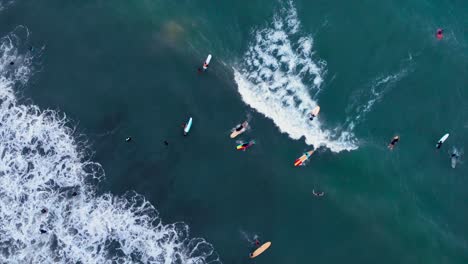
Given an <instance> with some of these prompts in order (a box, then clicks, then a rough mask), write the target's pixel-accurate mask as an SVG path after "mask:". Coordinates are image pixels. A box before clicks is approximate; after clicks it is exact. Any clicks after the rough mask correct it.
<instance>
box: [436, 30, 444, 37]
mask: <svg viewBox="0 0 468 264" xmlns="http://www.w3.org/2000/svg"><path fill="white" fill-rule="evenodd" d="M436 37H437V39H439V40H440V39H442V38H443V37H444V35H443V31H442V29H440V28H439V29H437V34H436Z"/></svg>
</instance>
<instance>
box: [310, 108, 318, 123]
mask: <svg viewBox="0 0 468 264" xmlns="http://www.w3.org/2000/svg"><path fill="white" fill-rule="evenodd" d="M319 112H320V106H316V107H315V108H314V109H312V111H310V113H309V120H310V121H312V120H314V118H315V117H317V115H318V114H319Z"/></svg>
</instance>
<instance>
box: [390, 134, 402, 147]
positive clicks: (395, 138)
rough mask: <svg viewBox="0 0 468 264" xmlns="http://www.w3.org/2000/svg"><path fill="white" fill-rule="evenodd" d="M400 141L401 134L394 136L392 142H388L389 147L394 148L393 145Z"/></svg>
mask: <svg viewBox="0 0 468 264" xmlns="http://www.w3.org/2000/svg"><path fill="white" fill-rule="evenodd" d="M398 141H400V137H399V136H395V137H393V139H392V141H391V142H390V144H388V148H389V149H390V150H392V149H393V147H395V144H396V143H397V142H398Z"/></svg>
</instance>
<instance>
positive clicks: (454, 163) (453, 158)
mask: <svg viewBox="0 0 468 264" xmlns="http://www.w3.org/2000/svg"><path fill="white" fill-rule="evenodd" d="M457 159H458V157H457V156H453V157H451V163H452V168H453V169H455V167H456V166H457Z"/></svg>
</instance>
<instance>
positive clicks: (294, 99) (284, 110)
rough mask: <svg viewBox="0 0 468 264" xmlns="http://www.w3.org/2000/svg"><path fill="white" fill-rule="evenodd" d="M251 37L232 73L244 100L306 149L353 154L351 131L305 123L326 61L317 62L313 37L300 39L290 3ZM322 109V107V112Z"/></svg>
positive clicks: (296, 17) (295, 17)
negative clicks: (301, 142) (252, 38)
mask: <svg viewBox="0 0 468 264" xmlns="http://www.w3.org/2000/svg"><path fill="white" fill-rule="evenodd" d="M254 36H255V40H254V41H253V43H252V44H251V45H250V47H249V48H248V50H247V52H246V53H245V55H244V57H243V61H242V63H241V65H240V66H239V69H237V68H234V79H235V81H236V83H237V86H238V91H239V93H240V95H241V97H242V100H243V101H244V102H245V103H246V104H248V105H249V106H251V107H252V108H254V109H256V110H257V111H258V112H260V113H262V114H263V115H265V116H266V117H268V118H270V119H272V120H273V122H274V123H275V125H276V126H277V127H278V128H279V130H280V131H281V132H284V133H287V134H288V135H289V137H291V138H292V139H300V138H302V137H304V138H305V142H306V143H307V144H309V145H314V147H316V148H317V147H322V146H323V147H326V148H329V149H330V150H331V151H333V152H340V151H343V150H353V149H356V148H357V145H356V140H355V138H354V135H353V134H352V133H351V132H348V131H340V129H338V128H336V129H325V128H324V126H323V123H322V122H323V120H322V119H321V118H320V116H319V118H316V119H315V120H314V121H313V122H309V121H308V114H309V112H310V111H311V110H312V109H313V108H314V107H315V106H317V102H316V101H314V100H313V99H312V97H311V95H310V92H312V93H315V94H316V93H318V92H319V91H320V88H321V85H322V82H323V75H325V73H326V62H325V61H323V60H320V59H317V58H315V56H314V52H313V50H312V47H313V39H312V37H311V36H307V35H303V34H301V25H300V21H299V19H298V16H297V11H296V9H295V7H294V6H293V4H292V3H291V2H289V3H288V4H287V6H286V7H284V8H283V9H281V10H280V12H279V14H277V15H276V16H275V17H274V19H273V22H272V23H271V24H270V25H268V26H267V27H266V28H263V29H259V30H256V31H255V32H254ZM326 108H327V106H322V111H326Z"/></svg>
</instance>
